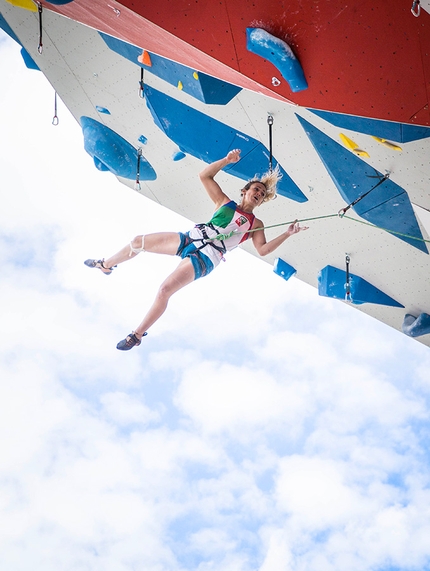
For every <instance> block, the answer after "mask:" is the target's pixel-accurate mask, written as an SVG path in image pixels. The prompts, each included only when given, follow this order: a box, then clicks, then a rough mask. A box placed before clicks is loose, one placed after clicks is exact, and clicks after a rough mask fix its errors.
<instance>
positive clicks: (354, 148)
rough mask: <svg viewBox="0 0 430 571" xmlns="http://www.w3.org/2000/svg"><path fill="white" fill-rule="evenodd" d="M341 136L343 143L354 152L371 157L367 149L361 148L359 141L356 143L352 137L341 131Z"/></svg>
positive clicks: (360, 155)
mask: <svg viewBox="0 0 430 571" xmlns="http://www.w3.org/2000/svg"><path fill="white" fill-rule="evenodd" d="M339 137H340V140H341V141H342V143H343V144H344V145H345V147H347V148H348V149H350V150H351V151H352V152H353V153H355V154H356V155H358V156H359V157H368V158H369V157H370V155H369V153H368V152H367V151H363V149H360V148H359V146H358V145H357V143H355V142H354V141H353V140H352V139H350V138H349V137H347V136H346V135H344V134H343V133H339Z"/></svg>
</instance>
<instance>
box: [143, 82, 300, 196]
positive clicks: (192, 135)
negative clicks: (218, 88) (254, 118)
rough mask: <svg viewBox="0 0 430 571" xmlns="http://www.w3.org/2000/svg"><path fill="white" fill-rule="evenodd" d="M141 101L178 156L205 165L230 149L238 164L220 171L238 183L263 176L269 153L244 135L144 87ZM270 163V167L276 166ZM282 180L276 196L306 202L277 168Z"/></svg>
mask: <svg viewBox="0 0 430 571" xmlns="http://www.w3.org/2000/svg"><path fill="white" fill-rule="evenodd" d="M145 99H146V103H147V105H148V108H149V110H150V112H151V115H152V117H153V119H154V122H155V124H156V125H157V126H158V127H160V129H161V130H162V131H164V133H165V134H166V135H167V137H169V139H170V140H172V141H173V142H174V143H176V144H177V145H178V147H179V148H180V149H181V151H182V152H184V153H187V154H189V155H192V156H193V157H196V158H198V159H201V160H202V161H205V162H206V163H212V162H214V161H217V160H219V159H220V158H221V157H224V156H226V155H227V153H228V152H229V151H231V150H232V149H241V151H242V154H241V159H240V161H239V162H238V163H231V164H229V165H228V166H227V167H226V168H225V169H224V170H225V171H226V172H228V173H230V174H232V175H233V176H236V177H238V178H240V179H242V180H250V179H252V178H253V177H254V176H255V175H256V174H260V175H263V174H264V173H265V172H266V171H267V170H268V169H269V152H268V150H267V149H266V147H265V146H264V145H263V144H262V143H260V141H257V140H256V139H253V138H252V137H250V136H249V135H247V134H246V133H242V132H241V131H237V130H236V129H234V128H233V127H230V126H229V125H226V124H225V123H221V122H220V121H217V120H216V119H214V118H213V117H210V116H209V115H205V114H204V113H201V112H200V111H197V110H196V109H194V108H192V107H189V106H188V105H185V104H184V103H181V102H180V101H178V100H177V99H173V98H172V97H169V96H168V95H166V94H165V93H161V92H160V91H157V90H156V89H154V88H152V87H150V86H148V85H147V84H145ZM277 164H278V163H277V161H276V160H273V167H274V168H275V167H276V165H277ZM279 167H280V171H281V173H282V179H281V180H280V181H279V183H278V186H277V193H278V194H280V195H282V196H285V197H286V198H290V199H291V200H295V201H296V202H306V201H307V198H306V196H305V195H304V194H303V193H302V191H301V190H300V188H299V187H298V186H297V185H296V183H295V182H294V181H293V180H292V179H291V177H290V176H289V175H288V174H287V173H286V172H285V170H284V169H283V168H282V167H281V166H280V165H279Z"/></svg>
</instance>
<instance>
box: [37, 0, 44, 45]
mask: <svg viewBox="0 0 430 571" xmlns="http://www.w3.org/2000/svg"><path fill="white" fill-rule="evenodd" d="M37 11H38V13H39V45H38V46H37V51H38V52H39V53H40V54H41V53H42V52H43V43H42V4H41V3H40V2H37Z"/></svg>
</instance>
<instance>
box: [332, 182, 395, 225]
mask: <svg viewBox="0 0 430 571" xmlns="http://www.w3.org/2000/svg"><path fill="white" fill-rule="evenodd" d="M376 172H377V171H376ZM369 178H379V182H377V183H376V184H375V186H372V188H371V189H370V190H368V191H367V192H365V193H364V194H362V195H361V196H359V197H358V198H356V199H355V200H354V201H353V202H351V204H348V206H345V208H341V209H340V210H339V212H338V216H339V218H343V217H344V216H345V214H346V212H348V210H349V209H350V208H352V207H353V206H355V205H356V204H358V203H359V202H360V200H363V198H366V196H367V195H368V194H370V193H371V192H372V190H375V188H378V186H379V185H380V184H382V183H383V182H384V181H386V180H387V179H389V178H390V173H389V172H387V173H386V174H385V175H384V176H382V177H381V175H380V174H379V173H378V174H377V176H376V177H375V176H369Z"/></svg>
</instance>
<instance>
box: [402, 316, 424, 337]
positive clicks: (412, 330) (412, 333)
mask: <svg viewBox="0 0 430 571" xmlns="http://www.w3.org/2000/svg"><path fill="white" fill-rule="evenodd" d="M402 331H403V333H405V334H406V335H408V336H409V337H421V336H422V335H427V334H428V333H430V315H429V314H428V313H420V315H418V317H415V315H411V314H410V313H407V314H406V315H405V319H404V320H403V325H402Z"/></svg>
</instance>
